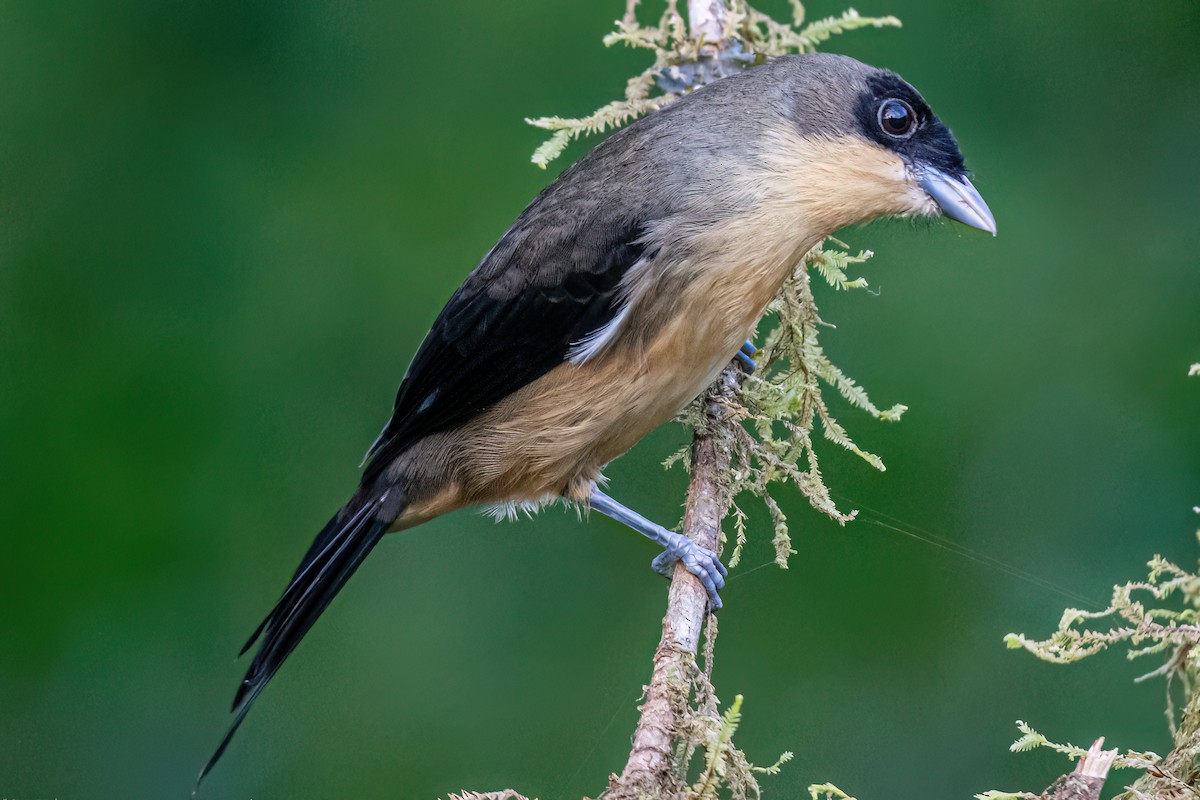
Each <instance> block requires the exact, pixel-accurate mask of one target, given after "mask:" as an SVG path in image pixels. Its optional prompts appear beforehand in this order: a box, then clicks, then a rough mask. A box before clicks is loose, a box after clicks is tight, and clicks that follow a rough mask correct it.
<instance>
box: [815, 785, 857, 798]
mask: <svg viewBox="0 0 1200 800" xmlns="http://www.w3.org/2000/svg"><path fill="white" fill-rule="evenodd" d="M808 796H809V797H810V798H812V800H855V798H853V797H851V796H850V795H848V794H846V793H845V792H843V791H842V790H841V789H839V788H838V787H836V786H834V785H833V784H832V783H814V784H813V785H811V786H809V787H808Z"/></svg>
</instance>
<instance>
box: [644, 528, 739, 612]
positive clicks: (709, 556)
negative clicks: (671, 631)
mask: <svg viewBox="0 0 1200 800" xmlns="http://www.w3.org/2000/svg"><path fill="white" fill-rule="evenodd" d="M668 536H669V537H670V538H668V539H667V541H666V542H665V543H664V544H665V546H666V549H665V550H663V551H662V553H660V554H659V555H658V556H657V557H656V558H655V559H654V560H653V561H651V562H650V566H652V567H653V568H654V571H655V572H657V573H658V574H659V575H662V576H664V577H666V578H670V577H671V576H672V574H673V573H674V572H675V562H676V561H679V562H681V563H682V564H683V566H684V567H685V568H686V569H687V571H688V572H690V573H692V574H693V575H695V576H696V577H697V578H699V579H700V582H701V583H702V584H704V589H705V591H707V592H708V602H709V603H710V604H712V610H713V611H716V610H717V609H719V608H720V607H721V597H720V595H719V594H717V593H718V592H720V591H721V589H723V588H725V576H726V575H728V574H729V571H728V570H727V569H725V565H724V564H722V563H721V559H719V558H718V557H717V554H716V553H714V552H713V551H712V550H709V549H708V548H706V547H701V546H700V545H698V544H696V543H695V542H693V541H692V540H691V539H689V538H687V537H686V536H684V535H683V534H681V533H671V534H668Z"/></svg>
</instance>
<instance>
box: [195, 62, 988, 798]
mask: <svg viewBox="0 0 1200 800" xmlns="http://www.w3.org/2000/svg"><path fill="white" fill-rule="evenodd" d="M887 216H896V217H937V216H944V217H948V218H950V219H953V220H957V221H958V222H961V223H964V224H965V225H968V226H970V227H974V228H978V229H981V230H983V231H987V232H989V233H991V234H992V235H995V233H996V223H995V219H994V217H993V215H992V213H991V211H990V210H989V209H988V206H987V204H986V203H985V202H984V201H983V198H982V197H981V196H980V195H979V193H978V191H976V189H975V188H974V186H973V185H972V184H971V182H970V180H969V179H968V177H967V171H966V168H965V166H964V161H963V156H962V153H961V151H960V150H959V147H958V145H957V143H956V141H955V139H954V136H953V135H952V134H951V132H950V130H949V129H948V128H947V127H946V125H945V124H944V123H942V122H941V120H939V118H938V117H937V116H935V115H934V113H933V111H932V110H931V109H930V107H929V105H928V104H927V103H926V102H925V100H924V99H923V98H922V96H921V95H920V94H919V93H918V92H917V90H916V89H914V88H913V87H912V86H911V85H910V84H909V83H907V82H906V81H904V80H903V79H902V78H900V77H899V76H898V75H896V74H895V73H893V72H890V71H888V70H884V69H879V68H876V67H872V66H869V65H867V64H863V63H861V62H859V61H856V60H854V59H852V58H849V57H847V56H841V55H833V54H806V55H793V56H782V57H778V58H775V59H773V60H770V61H767V62H766V63H764V64H762V65H759V66H756V67H753V68H751V69H748V70H746V71H744V72H741V73H738V74H735V75H731V76H729V77H725V78H722V79H721V80H717V81H714V82H712V83H710V84H708V85H705V86H703V87H701V88H698V89H696V90H695V91H692V92H690V93H688V94H686V95H684V96H682V97H680V98H679V99H678V100H677V101H675V102H674V103H672V104H670V105H668V106H666V107H664V108H662V109H660V110H658V111H655V112H653V113H651V114H649V115H647V116H645V117H643V118H641V119H639V120H637V121H636V122H634V123H632V124H630V125H629V126H627V127H625V128H624V129H622V130H620V131H618V132H616V133H614V134H613V135H611V136H610V137H608V138H607V139H606V140H604V141H603V142H601V143H600V144H598V145H597V146H596V147H595V148H594V149H592V150H591V152H589V153H588V154H587V155H586V156H584V157H583V158H582V159H580V160H579V161H578V162H577V163H575V164H574V165H573V166H571V167H569V168H568V169H566V170H565V171H563V173H562V174H561V175H560V176H558V178H557V179H555V180H554V181H553V182H551V183H550V184H549V185H548V186H547V187H546V188H545V189H544V190H543V191H542V192H541V193H540V194H539V195H538V196H537V197H536V198H535V199H534V200H533V201H532V202H531V203H530V204H529V205H528V207H526V208H525V210H524V211H523V212H522V213H521V214H520V216H518V217H517V219H516V221H515V222H514V223H513V224H512V226H511V227H510V228H509V229H508V230H507V231H506V232H505V233H504V234H503V236H501V237H500V239H499V241H497V242H496V244H495V245H494V246H493V247H492V248H491V250H490V251H488V253H487V254H486V255H485V256H484V257H483V259H482V260H481V261H480V262H479V264H478V265H477V266H476V267H475V269H474V270H473V271H472V272H471V273H470V274H469V275H468V276H467V277H466V279H465V280H464V281H463V283H462V285H461V286H460V287H459V288H458V289H457V291H455V292H454V294H453V295H452V296H451V297H450V299H449V301H448V302H447V303H446V305H445V307H444V308H443V309H442V311H441V313H439V314H438V316H437V318H436V320H435V321H434V322H433V325H432V327H431V329H430V330H429V332H428V334H427V335H426V337H425V339H424V341H423V342H422V343H421V345H420V346H419V348H418V349H417V351H416V354H415V356H414V357H413V359H412V361H411V363H410V365H409V367H408V369H407V371H406V373H405V375H404V377H403V379H402V381H401V383H400V387H399V390H398V391H397V394H396V399H395V403H394V406H393V410H392V415H391V418H390V420H389V421H388V422H387V424H386V425H385V426H384V428H383V430H382V432H381V433H380V434H379V437H378V438H377V439H376V440H375V442H374V443H373V444H372V445H371V447H370V448H369V450H368V452H367V455H366V457H365V458H364V463H365V465H366V466H365V468H364V469H363V471H362V477H361V481H360V482H359V485H358V488H357V491H356V492H355V493H354V495H353V496H352V497H351V498H350V500H349V502H347V503H346V505H345V506H343V507H342V508H341V509H340V510H339V511H338V512H337V513H336V514H335V515H334V516H333V518H332V519H330V520H329V522H328V523H327V524H326V525H325V527H324V528H322V529H321V531H320V533H318V534H317V536H316V538H315V539H314V541H313V542H312V544H311V546H310V547H309V548H308V550H307V552H306V553H305V554H304V557H303V559H302V560H301V562H300V565H299V567H298V568H297V569H296V571H295V574H294V576H293V577H292V579H291V581H290V582H289V583H288V585H287V587H286V589H285V590H284V592H283V594H282V596H281V597H280V598H279V600H278V602H277V603H276V604H275V606H274V607H273V608H272V609H271V611H270V613H269V614H268V615H267V616H266V618H265V619H264V620H263V622H262V623H261V624H260V625H259V626H258V628H257V629H256V630H255V631H254V633H253V634H252V635H251V637H250V639H249V641H247V642H246V645H245V647H243V648H242V654H245V653H246V652H247V651H248V650H249V649H250V648H251V647H253V646H254V644H255V642H259V646H258V650H257V652H256V654H255V655H254V658H253V660H252V662H251V664H250V666H249V669H248V671H247V672H246V675H245V678H244V679H243V681H242V684H241V686H240V687H239V688H238V690H237V693H236V695H235V697H234V702H233V709H232V712H231V713H233V714H234V718H233V721H232V723H231V724H230V726H229V728H228V731H227V733H226V734H225V737H224V738H223V739H222V741H221V743H220V745H219V747H218V748H217V750H216V752H215V753H214V754H213V756H212V758H211V759H210V760H209V761H208V763H207V764H206V766H205V767H204V769H203V771H202V772H201V773H200V776H199V779H198V780H197V787H198V786H199V782H200V780H203V778H204V776H205V775H206V774H208V773H209V771H210V770H211V769H212V768H213V766H214V765H215V764H216V763H217V761H218V759H219V758H220V757H221V755H222V753H224V752H225V749H226V747H227V746H228V745H229V742H230V740H231V739H232V737H233V735H234V733H235V732H236V731H237V729H238V727H239V726H240V725H241V723H242V721H243V720H244V719H245V717H246V713H247V711H248V710H249V709H250V707H251V705H252V704H253V703H254V701H255V699H256V698H258V696H259V694H260V693H261V692H262V691H263V688H264V687H265V686H266V685H267V683H268V682H269V681H270V680H271V678H272V677H274V675H275V674H276V672H277V671H278V670H279V668H280V666H281V665H282V664H283V662H284V660H285V659H286V658H287V657H288V656H289V655H290V654H291V652H292V651H293V649H294V648H295V647H296V645H297V644H298V643H299V642H300V640H301V638H302V637H303V636H304V635H305V634H306V633H307V632H308V630H309V629H310V628H311V627H312V625H313V623H314V622H315V621H316V619H317V618H318V616H320V614H321V613H322V611H324V609H325V608H326V606H328V604H329V602H330V601H331V600H332V599H333V597H334V595H336V594H337V593H338V591H339V590H340V589H341V588H342V587H343V586H344V585H345V583H346V581H347V580H348V579H349V578H350V577H351V575H352V574H353V573H354V572H355V570H356V569H357V568H358V566H359V565H360V564H361V563H362V561H363V560H364V559H365V558H366V557H367V555H368V554H369V553H370V552H371V551H372V549H373V548H374V547H375V546H376V544H378V543H379V541H380V540H381V539H382V538H383V537H384V535H385V534H387V533H389V532H395V531H402V530H407V529H409V528H412V527H414V526H416V525H420V524H421V523H423V522H426V521H428V520H431V519H434V518H435V517H439V516H441V515H443V514H447V513H449V512H451V511H454V510H456V509H460V508H464V507H468V506H485V507H490V508H492V509H493V511H495V512H496V513H497V514H501V515H503V514H509V513H512V512H514V511H516V510H520V509H524V510H534V509H536V508H539V507H541V506H544V505H547V504H549V503H552V502H556V501H565V502H567V503H570V504H575V505H576V506H578V507H580V508H582V509H590V510H594V511H597V512H599V513H601V514H604V515H606V516H609V517H611V518H613V519H615V520H617V521H619V522H621V523H624V524H625V525H627V526H629V527H630V528H632V529H634V530H635V531H637V532H639V533H641V534H643V535H645V536H646V537H648V538H650V539H651V540H653V541H654V542H655V543H656V544H658V545H659V546H661V547H662V548H663V551H662V553H661V554H660V555H659V556H658V557H657V558H655V559H654V561H653V562H652V566H653V567H654V569H656V570H657V571H659V572H661V573H663V574H666V575H668V576H669V575H670V574H671V573H672V571H673V569H674V565H675V562H677V561H678V562H682V564H683V565H684V566H685V567H686V568H687V570H688V571H689V572H690V573H691V574H693V575H695V576H696V577H697V578H698V579H699V580H700V581H701V582H702V583H703V585H704V587H705V589H706V590H707V592H708V596H709V602H710V607H711V609H712V610H714V611H715V610H716V609H718V608H720V605H721V599H720V594H719V592H720V590H721V588H722V587H723V585H724V579H725V576H726V574H727V573H726V569H725V567H724V566H723V565H722V564H721V562H720V560H719V559H718V557H717V554H716V553H714V552H713V551H711V550H708V549H706V548H703V547H700V546H698V545H696V544H695V543H693V542H692V541H691V540H689V539H688V538H687V537H685V536H683V535H681V534H679V533H674V532H671V531H668V530H667V529H665V528H664V527H662V526H661V525H658V524H657V523H655V522H652V521H651V520H649V519H647V518H645V517H643V516H641V515H640V514H638V513H636V512H634V511H632V510H630V509H628V508H626V507H625V506H623V505H622V504H621V503H619V502H618V501H617V500H615V499H613V498H612V497H610V496H609V495H608V494H606V493H605V492H604V491H603V489H602V487H603V485H604V478H603V475H602V469H603V468H604V467H605V465H607V464H608V463H609V462H611V461H613V460H614V459H615V458H617V457H618V456H620V455H621V454H623V453H624V452H626V451H627V450H629V449H630V448H631V447H633V445H634V444H635V443H637V442H638V440H640V439H641V438H642V437H643V436H645V435H646V434H647V433H649V432H650V431H651V430H652V429H654V428H655V427H657V426H658V425H660V424H661V423H663V422H666V421H668V420H670V419H671V418H672V417H674V416H675V415H676V414H677V413H678V412H679V411H680V409H682V408H683V407H684V406H685V405H686V404H687V403H689V402H690V401H691V400H693V399H694V398H695V397H697V396H698V395H699V394H700V393H701V392H702V391H703V390H704V389H705V388H706V387H707V386H708V385H709V384H710V383H711V382H712V381H713V380H714V379H715V378H716V377H717V375H718V374H719V373H720V372H721V370H722V369H723V368H724V367H725V366H727V365H728V364H729V363H730V362H731V360H733V359H734V358H738V359H740V360H742V361H743V362H746V363H747V364H748V365H749V366H753V360H752V358H751V356H752V355H753V353H754V350H753V345H752V344H751V343H750V339H751V337H752V334H753V330H754V328H755V326H756V324H757V323H758V321H759V319H760V318H761V317H762V315H763V314H764V312H765V309H766V307H767V304H768V303H769V302H770V301H771V299H772V298H773V297H774V296H775V295H776V293H777V292H778V291H779V290H780V288H781V286H782V285H783V283H784V281H785V280H786V279H787V278H788V277H789V276H790V275H791V274H792V272H793V271H794V269H795V267H796V265H797V263H799V261H800V260H801V259H802V258H803V256H804V254H805V253H807V252H808V251H809V250H811V249H812V248H813V247H814V246H816V245H817V244H818V243H820V242H821V241H822V240H823V239H825V238H827V237H828V236H830V235H832V234H833V233H834V232H835V231H837V230H838V229H840V228H842V227H844V226H847V225H850V224H852V223H857V222H863V221H867V220H871V219H875V218H878V217H887ZM260 640H261V641H260Z"/></svg>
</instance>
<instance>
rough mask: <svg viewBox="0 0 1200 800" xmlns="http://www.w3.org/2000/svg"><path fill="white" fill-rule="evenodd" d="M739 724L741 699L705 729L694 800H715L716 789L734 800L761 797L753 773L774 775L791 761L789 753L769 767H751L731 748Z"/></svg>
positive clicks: (690, 796) (738, 751)
mask: <svg viewBox="0 0 1200 800" xmlns="http://www.w3.org/2000/svg"><path fill="white" fill-rule="evenodd" d="M741 721H742V696H741V695H740V694H739V695H738V696H737V697H735V698H734V699H733V705H731V706H730V707H729V708H727V709H726V710H725V713H724V714H722V715H721V716H720V718H719V724H717V725H711V726H708V730H707V731H706V735H705V741H704V769H703V770H702V771H701V773H700V777H699V779H698V780H697V781H696V783H695V784H693V785H692V787H691V789H690V790H689V791H688V797H689V798H695V800H716V798H717V791H718V789H720V788H722V787H724V788H727V789H728V791H729V795H730V797H732V798H735V800H741V798H746V797H756V798H757V797H760V796H761V794H760V792H759V788H758V781H756V780H755V779H754V773H762V774H766V775H776V774H778V773H779V770H780V768H781V767H782V766H783V765H784V764H786V763H787V762H788V761H791V760H792V753H783V754H782V755H781V756H779V759H778V760H777V761H776V762H775V763H774V764H772V765H771V766H769V767H758V766H755V765H753V764H751V763H750V762H749V761H748V760H747V759H746V755H745V753H743V752H742V751H741V750H739V749H737V748H736V747H734V746H733V734H734V732H735V731H737V728H738V725H739V724H741Z"/></svg>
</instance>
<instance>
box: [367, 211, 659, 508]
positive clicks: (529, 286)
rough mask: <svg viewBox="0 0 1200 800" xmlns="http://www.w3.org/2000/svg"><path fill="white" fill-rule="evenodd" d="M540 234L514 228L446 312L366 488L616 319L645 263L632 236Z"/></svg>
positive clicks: (402, 397) (403, 387) (378, 449)
mask: <svg viewBox="0 0 1200 800" xmlns="http://www.w3.org/2000/svg"><path fill="white" fill-rule="evenodd" d="M574 222H575V225H579V224H580V221H579V220H575V221H574ZM536 233H537V231H530V230H528V228H526V229H520V228H518V227H517V226H514V229H513V230H512V231H510V232H509V234H506V236H505V239H501V241H500V243H499V244H498V245H497V247H496V248H495V249H494V250H493V252H492V253H490V254H489V255H488V257H487V258H485V259H484V262H483V263H482V264H480V266H479V267H478V268H477V269H476V270H475V272H473V273H472V274H471V275H470V276H469V277H468V278H467V280H466V282H465V283H464V284H463V285H462V286H461V287H460V288H459V289H458V291H456V292H455V293H454V295H453V296H452V297H451V298H450V301H449V302H448V303H447V304H446V307H445V308H443V309H442V312H441V313H440V314H439V315H438V317H437V319H436V320H435V321H434V323H433V327H432V329H431V330H430V331H429V334H428V335H427V336H426V337H425V341H424V342H423V343H422V344H421V347H420V349H418V350H417V354H416V356H415V357H414V358H413V361H412V364H411V365H410V366H409V368H408V373H407V374H406V375H405V377H404V381H403V382H402V383H401V384H400V389H399V391H398V392H397V394H396V404H395V408H394V409H393V412H392V418H391V420H390V421H389V422H388V424H387V426H386V427H385V428H384V429H383V432H382V433H381V434H380V435H379V438H378V439H377V440H376V442H375V444H374V445H372V447H371V450H370V452H369V453H368V454H367V456H368V458H369V459H370V461H369V463H368V464H367V467H366V470H365V472H364V474H363V483H364V485H369V484H370V483H371V482H372V481H374V479H375V478H377V477H378V476H379V475H380V474H381V473H382V472H383V471H384V470H385V469H386V468H387V466H388V465H389V464H390V463H391V462H392V460H393V459H395V458H396V456H398V455H399V454H400V453H401V452H403V451H404V449H405V448H407V447H409V446H410V445H411V444H412V443H413V442H415V441H417V440H418V439H421V438H423V437H425V436H429V435H430V434H433V433H437V432H438V431H443V430H447V429H449V428H453V427H455V426H457V425H460V424H462V423H463V422H466V421H467V420H468V419H470V418H471V417H473V416H475V415H476V414H479V413H480V412H482V411H484V410H486V409H488V408H490V407H491V406H493V405H495V404H496V403H497V402H499V401H500V400H501V399H503V398H504V397H506V396H508V395H510V394H512V393H513V392H515V391H516V390H517V389H519V388H521V387H522V386H525V385H526V384H528V383H531V382H532V381H534V380H536V379H537V378H539V377H541V376H542V375H544V374H546V373H547V372H549V371H550V370H551V369H553V368H554V367H555V366H557V365H559V364H561V363H562V362H563V361H564V360H566V357H567V352H568V351H569V350H570V348H571V345H572V344H575V343H577V342H579V341H580V340H581V339H583V338H584V337H585V336H586V335H587V334H589V333H591V332H592V331H595V330H596V329H598V328H600V327H602V326H603V325H605V324H606V323H608V322H609V321H610V320H612V318H613V317H614V316H615V315H616V313H617V311H618V306H619V298H618V289H619V285H620V282H621V278H622V277H623V276H624V275H625V273H626V272H628V271H629V269H630V267H632V266H633V265H634V264H635V263H637V261H638V259H640V258H641V257H642V256H643V251H644V246H643V244H642V243H641V242H640V241H639V239H638V235H639V234H638V230H637V228H636V227H635V226H623V227H621V228H620V229H618V230H613V231H611V232H606V231H597V230H596V229H595V228H592V229H590V230H587V231H586V233H585V235H583V236H575V237H570V238H566V239H563V240H560V241H558V242H556V243H554V244H553V245H551V246H547V242H546V241H545V240H544V235H545V233H546V232H545V231H544V230H543V231H542V233H543V240H541V241H538V237H537V236H536V235H531V234H536ZM510 237H514V238H516V239H517V240H518V242H517V243H516V244H513V243H512V242H506V240H507V239H509V238H510ZM523 243H528V244H523Z"/></svg>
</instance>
